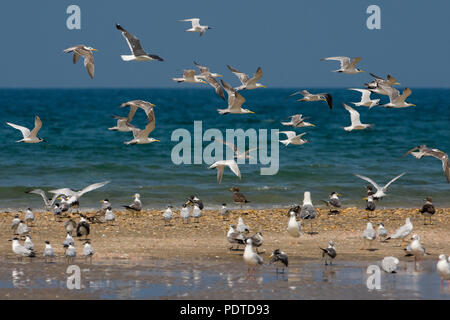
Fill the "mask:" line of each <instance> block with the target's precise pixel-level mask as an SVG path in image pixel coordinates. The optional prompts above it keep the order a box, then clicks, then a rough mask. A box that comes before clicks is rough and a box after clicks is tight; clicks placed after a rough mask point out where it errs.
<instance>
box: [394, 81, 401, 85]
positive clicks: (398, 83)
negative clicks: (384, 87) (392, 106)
mask: <svg viewBox="0 0 450 320" xmlns="http://www.w3.org/2000/svg"><path fill="white" fill-rule="evenodd" d="M400 84H401V83H400V82H394V83H393V85H400Z"/></svg>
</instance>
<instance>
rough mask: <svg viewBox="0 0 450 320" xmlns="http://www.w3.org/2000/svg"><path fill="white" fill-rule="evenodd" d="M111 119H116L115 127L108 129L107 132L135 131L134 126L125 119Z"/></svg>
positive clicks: (116, 117) (117, 117)
mask: <svg viewBox="0 0 450 320" xmlns="http://www.w3.org/2000/svg"><path fill="white" fill-rule="evenodd" d="M113 118H114V119H117V125H116V126H115V127H111V128H108V130H111V131H120V132H130V131H133V130H134V129H137V128H136V127H135V126H133V125H132V124H131V123H129V122H128V118H127V117H119V116H113Z"/></svg>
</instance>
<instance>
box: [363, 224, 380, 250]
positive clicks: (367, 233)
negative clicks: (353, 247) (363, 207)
mask: <svg viewBox="0 0 450 320" xmlns="http://www.w3.org/2000/svg"><path fill="white" fill-rule="evenodd" d="M362 237H363V246H362V247H361V248H360V250H364V249H365V248H366V242H367V241H369V250H371V249H372V246H371V243H372V241H373V240H375V238H376V237H377V233H376V232H375V229H374V228H373V226H372V223H371V222H367V226H366V229H365V230H364V232H363V235H362Z"/></svg>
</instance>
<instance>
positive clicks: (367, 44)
mask: <svg viewBox="0 0 450 320" xmlns="http://www.w3.org/2000/svg"><path fill="white" fill-rule="evenodd" d="M70 4H77V5H79V6H80V8H81V19H82V22H81V30H68V29H67V28H66V19H67V17H68V15H67V14H66V8H67V7H68V6H69V5H70ZM371 4H376V5H379V6H380V8H381V30H369V29H367V27H366V19H367V17H368V14H366V9H367V7H368V6H369V5H371ZM449 16H450V1H447V0H435V1H432V2H431V1H418V0H415V1H407V0H396V1H376V0H371V1H365V0H345V1H335V0H327V1H325V0H322V1H321V0H319V1H317V0H314V1H313V0H308V1H306V0H304V1H301V0H296V1H292V0H289V1H288V0H279V1H267V0H258V1H256V0H247V1H242V0H240V1H238V0H227V1H217V0H191V1H185V0H167V1H154V0H152V1H142V0H127V1H111V0H109V1H108V0H95V1H93V0H89V1H85V0H78V1H77V0H73V1H66V0H58V1H54V0H39V1H24V0H15V1H2V2H1V4H0V27H1V28H2V30H3V34H2V39H3V43H2V53H1V55H2V59H1V60H0V87H9V88H11V87H65V88H67V87H175V86H177V84H176V83H174V82H172V81H171V78H172V77H174V76H178V75H179V74H180V73H181V72H182V70H183V69H185V68H192V67H193V65H192V61H193V60H196V61H199V62H201V63H202V64H205V65H208V66H210V67H211V69H212V70H213V71H215V72H219V73H221V74H223V75H224V76H225V77H224V78H225V79H226V80H227V81H228V82H231V83H232V84H237V82H236V78H235V77H234V76H233V75H232V74H231V73H230V72H229V71H228V70H227V68H226V65H227V64H230V65H232V66H234V67H235V68H237V69H239V70H241V71H244V72H247V73H254V72H255V70H256V68H257V67H258V66H261V67H262V68H263V71H264V76H263V78H262V81H261V82H262V83H264V84H265V85H266V86H267V87H269V88H271V87H272V88H274V87H302V88H311V87H348V86H357V85H358V84H360V85H362V83H364V82H366V81H368V80H369V79H370V77H369V75H368V74H367V73H366V74H357V75H345V74H336V73H332V72H331V70H335V69H337V67H338V63H337V62H330V61H327V62H321V61H319V60H320V58H323V57H327V56H337V55H345V56H351V57H355V56H361V57H363V60H362V61H361V62H360V64H359V66H360V67H361V68H362V69H363V70H366V71H370V72H373V73H375V74H377V75H380V76H383V77H384V76H386V74H387V73H391V74H392V75H394V76H395V77H396V78H397V79H398V80H399V81H400V82H401V83H402V86H409V87H446V88H448V87H450V77H449V76H448V72H449V71H450V62H449V57H450V41H449V40H448V35H447V34H446V32H448V31H449V30H450V28H449V27H450V19H449ZM192 17H199V18H200V19H201V20H200V22H201V24H207V25H209V26H211V27H213V29H212V30H209V31H208V32H207V33H206V34H205V35H204V36H203V37H201V38H200V37H199V35H198V34H197V33H187V32H184V30H185V29H187V28H188V27H189V24H188V23H184V22H178V21H177V20H180V19H184V18H192ZM116 22H118V23H120V24H121V25H122V26H123V27H125V28H126V29H127V30H128V31H130V32H131V33H133V34H135V35H136V36H137V37H138V38H139V39H140V40H141V42H142V44H143V46H144V49H146V50H147V51H149V52H151V53H155V54H158V55H159V56H161V57H163V58H164V59H165V61H164V62H162V63H160V62H156V61H152V62H144V63H138V62H124V61H122V60H121V59H120V55H121V54H129V49H128V46H127V45H126V42H125V39H124V38H123V37H122V35H121V33H120V32H119V31H118V30H116V29H115V26H114V25H115V23H116ZM80 43H83V44H86V45H89V46H92V47H94V48H97V49H99V51H98V52H96V53H95V62H96V63H95V68H96V70H95V71H96V73H95V78H94V79H93V80H91V79H90V78H89V76H88V74H87V72H86V70H85V69H84V67H83V65H82V62H81V64H80V62H79V65H76V66H74V65H72V60H71V57H70V56H69V55H66V54H63V52H62V51H63V49H65V48H67V47H69V46H72V45H75V44H80ZM191 86H192V85H191ZM178 87H189V85H184V84H182V85H178Z"/></svg>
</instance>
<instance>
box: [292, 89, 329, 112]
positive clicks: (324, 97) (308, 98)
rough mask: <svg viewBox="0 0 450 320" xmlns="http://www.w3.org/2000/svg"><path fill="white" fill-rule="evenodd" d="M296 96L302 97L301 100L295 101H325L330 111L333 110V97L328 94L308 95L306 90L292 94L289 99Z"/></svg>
mask: <svg viewBox="0 0 450 320" xmlns="http://www.w3.org/2000/svg"><path fill="white" fill-rule="evenodd" d="M297 94H302V95H303V98H301V99H298V100H297V101H307V102H311V101H325V102H326V103H327V104H328V107H329V108H330V110H331V109H333V97H332V96H331V94H329V93H310V92H308V91H307V90H302V91H297V92H294V93H293V94H291V95H290V96H289V97H292V96H295V95H297Z"/></svg>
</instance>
